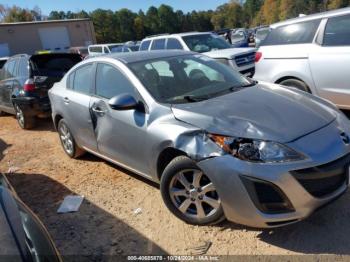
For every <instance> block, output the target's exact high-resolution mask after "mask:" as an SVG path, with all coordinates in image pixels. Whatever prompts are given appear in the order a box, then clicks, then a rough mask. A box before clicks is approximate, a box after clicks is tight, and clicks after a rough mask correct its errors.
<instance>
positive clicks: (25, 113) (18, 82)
mask: <svg viewBox="0 0 350 262" xmlns="http://www.w3.org/2000/svg"><path fill="white" fill-rule="evenodd" d="M80 61H82V58H81V56H80V55H78V54H66V53H56V54H39V55H16V56H13V57H10V58H9V60H8V61H7V62H6V64H5V65H4V67H3V70H2V71H1V74H0V115H1V113H2V112H7V113H10V114H15V115H16V118H17V120H18V123H19V125H20V126H21V127H22V128H24V129H30V128H32V127H34V125H35V120H36V118H37V117H40V118H44V117H49V116H50V115H51V108H50V101H49V98H48V95H47V91H48V90H49V89H50V88H51V87H52V85H53V84H54V83H55V82H57V81H59V80H61V78H62V77H63V76H64V74H65V73H66V72H67V71H68V70H69V69H70V68H71V67H73V66H74V65H75V64H77V63H79V62H80Z"/></svg>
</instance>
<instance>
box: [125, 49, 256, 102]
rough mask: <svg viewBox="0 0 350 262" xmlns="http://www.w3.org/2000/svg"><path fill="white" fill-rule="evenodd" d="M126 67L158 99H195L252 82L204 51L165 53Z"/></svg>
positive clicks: (174, 100) (223, 92) (233, 89)
mask: <svg viewBox="0 0 350 262" xmlns="http://www.w3.org/2000/svg"><path fill="white" fill-rule="evenodd" d="M129 67H130V69H131V70H132V71H133V72H134V74H135V75H136V76H137V77H138V78H139V80H140V81H141V82H142V83H143V85H144V86H145V87H146V89H147V90H148V91H149V93H150V94H151V95H152V96H153V97H154V99H155V100H157V101H158V102H160V103H170V104H176V103H189V102H197V101H202V100H207V99H210V98H213V97H217V96H219V95H224V94H227V93H229V92H234V91H238V90H240V89H242V88H243V87H245V86H249V85H252V82H251V81H250V80H248V79H247V78H245V77H244V76H242V75H241V74H239V73H238V72H236V71H233V70H232V69H231V68H230V67H228V66H226V65H224V64H221V63H218V62H216V61H215V60H213V59H211V58H208V57H206V56H203V55H186V56H177V57H166V58H161V59H156V60H152V61H142V62H136V63H131V64H129Z"/></svg>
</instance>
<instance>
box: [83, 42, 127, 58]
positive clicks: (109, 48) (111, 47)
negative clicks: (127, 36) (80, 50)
mask: <svg viewBox="0 0 350 262" xmlns="http://www.w3.org/2000/svg"><path fill="white" fill-rule="evenodd" d="M123 45H124V44H123V43H115V44H100V45H89V46H88V50H89V55H90V56H91V55H101V54H110V53H114V52H116V51H115V50H116V49H118V48H119V47H121V46H123Z"/></svg>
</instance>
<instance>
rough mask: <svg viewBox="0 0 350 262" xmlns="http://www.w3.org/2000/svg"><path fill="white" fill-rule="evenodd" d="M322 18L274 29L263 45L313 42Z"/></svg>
mask: <svg viewBox="0 0 350 262" xmlns="http://www.w3.org/2000/svg"><path fill="white" fill-rule="evenodd" d="M320 22H321V20H313V21H308V22H303V23H297V24H291V25H287V26H281V27H278V28H276V29H272V31H271V32H270V34H269V35H268V36H267V37H266V39H265V41H264V42H263V43H262V45H263V46H264V45H265V46H266V45H291V44H307V43H312V40H313V39H314V37H315V34H316V31H317V28H318V26H319V24H320Z"/></svg>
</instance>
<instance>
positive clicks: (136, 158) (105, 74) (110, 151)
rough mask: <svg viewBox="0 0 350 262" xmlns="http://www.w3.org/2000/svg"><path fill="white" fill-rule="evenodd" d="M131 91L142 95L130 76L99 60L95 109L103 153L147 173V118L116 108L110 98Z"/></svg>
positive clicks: (142, 114)
mask: <svg viewBox="0 0 350 262" xmlns="http://www.w3.org/2000/svg"><path fill="white" fill-rule="evenodd" d="M120 94H130V95H133V96H134V97H135V99H139V98H140V96H139V94H138V92H137V91H136V90H135V87H134V86H133V85H132V83H131V82H130V81H129V79H128V78H127V77H126V76H125V75H124V74H123V73H122V72H121V71H120V70H119V69H118V68H116V67H115V66H114V65H111V64H105V63H99V64H98V65H97V70H96V96H95V97H94V98H92V99H93V100H92V102H91V111H92V114H93V121H94V123H95V124H94V125H95V134H96V139H97V146H98V150H99V152H100V153H101V154H102V155H104V156H106V157H108V158H110V159H112V160H114V161H116V162H118V163H120V164H121V165H124V166H126V167H128V168H131V169H133V170H134V171H136V172H139V173H142V174H143V175H147V170H148V168H147V161H146V159H147V157H146V156H147V152H148V150H147V144H148V143H147V135H146V132H147V117H148V115H147V114H146V113H145V112H141V111H139V110H135V109H133V110H125V111H118V110H113V109H112V108H111V107H110V106H109V105H108V101H109V99H110V98H112V97H114V96H117V95H120Z"/></svg>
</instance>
